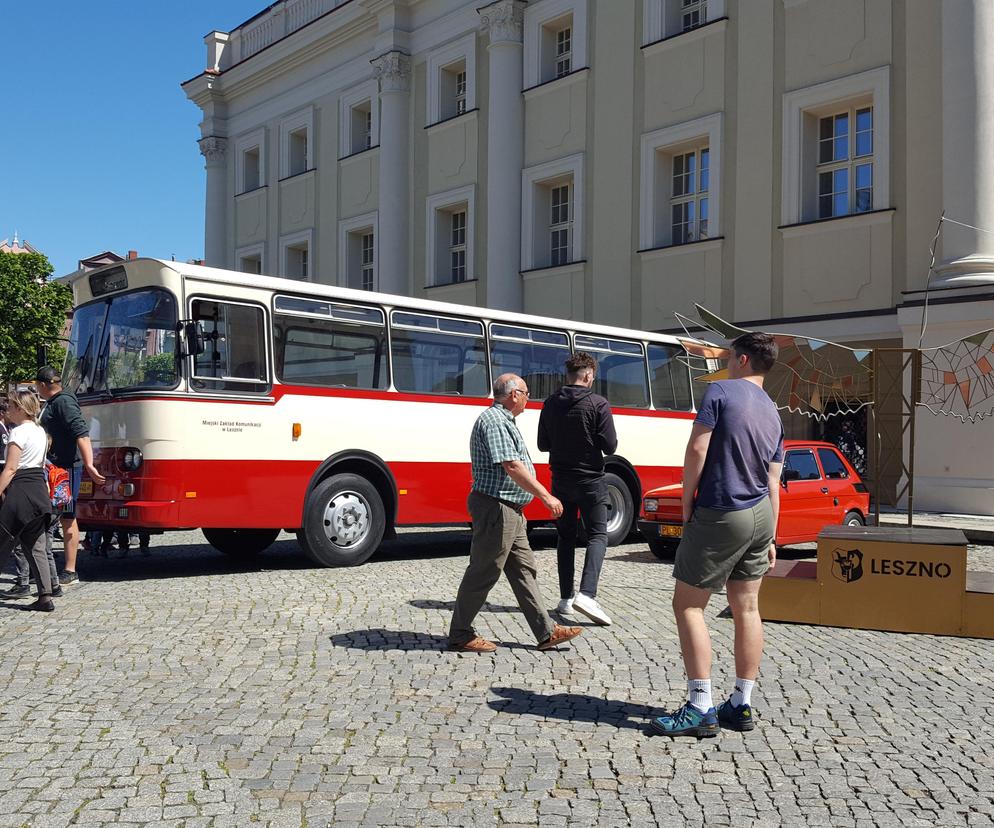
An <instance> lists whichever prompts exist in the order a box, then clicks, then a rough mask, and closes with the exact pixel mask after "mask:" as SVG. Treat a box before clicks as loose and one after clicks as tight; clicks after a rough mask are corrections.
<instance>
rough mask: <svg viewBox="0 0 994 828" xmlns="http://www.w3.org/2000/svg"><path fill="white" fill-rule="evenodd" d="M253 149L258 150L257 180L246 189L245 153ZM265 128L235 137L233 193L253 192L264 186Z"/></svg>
mask: <svg viewBox="0 0 994 828" xmlns="http://www.w3.org/2000/svg"><path fill="white" fill-rule="evenodd" d="M253 149H258V151H259V160H258V167H259V181H258V183H257V184H256V186H254V187H251V188H249V189H246V182H245V179H246V176H245V155H246V154H247V153H249V152H251V151H252V150H253ZM266 161H267V159H266V129H265V127H260V128H259V129H256V130H253V131H252V132H248V133H246V134H244V135H241V136H239V137H238V138H236V139H235V195H244V194H245V193H254V192H255V191H256V190H261V189H262V188H263V187H265V186H266Z"/></svg>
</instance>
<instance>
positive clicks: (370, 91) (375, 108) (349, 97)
mask: <svg viewBox="0 0 994 828" xmlns="http://www.w3.org/2000/svg"><path fill="white" fill-rule="evenodd" d="M378 101H379V92H378V90H377V82H376V81H375V80H372V81H367V82H366V83H363V84H361V85H359V86H357V87H356V88H355V89H352V90H349V91H348V92H346V93H344V94H343V95H342V97H341V98H339V119H340V124H339V126H340V129H339V137H338V140H339V147H340V148H339V155H340V156H341V157H342V158H345V157H348V156H349V155H355V154H356V153H357V152H363V151H365V150H368V149H371V148H372V147H375V146H377V145H378V144H379V120H380V119H379V105H378Z"/></svg>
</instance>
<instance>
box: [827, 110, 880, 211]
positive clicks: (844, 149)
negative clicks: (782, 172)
mask: <svg viewBox="0 0 994 828" xmlns="http://www.w3.org/2000/svg"><path fill="white" fill-rule="evenodd" d="M817 175H818V218H832V217H833V216H848V215H849V214H850V213H866V212H868V211H869V210H872V209H873V107H872V106H864V107H861V108H854V109H848V110H845V111H844V112H838V113H836V114H834V115H827V116H825V117H822V118H819V119H818V170H817Z"/></svg>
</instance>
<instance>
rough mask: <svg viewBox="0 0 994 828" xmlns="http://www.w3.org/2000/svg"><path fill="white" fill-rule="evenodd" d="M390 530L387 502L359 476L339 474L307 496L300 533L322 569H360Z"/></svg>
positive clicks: (299, 535) (298, 534)
mask: <svg viewBox="0 0 994 828" xmlns="http://www.w3.org/2000/svg"><path fill="white" fill-rule="evenodd" d="M385 528H386V514H385V512H384V509H383V499H382V498H381V497H380V493H379V492H378V491H377V490H376V487H375V486H374V485H373V484H372V483H370V482H369V481H368V480H366V478H364V477H360V476H359V475H357V474H336V475H334V476H333V477H329V478H326V479H325V480H322V481H321V482H320V483H318V484H317V485H316V486H315V487H314V488H313V489H312V490H311V493H310V494H309V495H308V496H307V503H306V505H305V507H304V525H303V527H302V528H301V530H300V531H299V532H298V533H297V539H298V540H299V541H300V545H301V546H302V547H303V549H304V551H305V552H306V553H307V555H308V557H309V558H310V559H311V560H313V561H314V562H315V563H318V564H321V565H322V566H358V565H359V564H361V563H363V562H365V561H366V560H367V559H368V558H369V556H370V555H372V554H373V553H374V552H375V551H376V549H377V547H379V545H380V541H381V540H383V532H384V530H385Z"/></svg>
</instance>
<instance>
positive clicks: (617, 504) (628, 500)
mask: <svg viewBox="0 0 994 828" xmlns="http://www.w3.org/2000/svg"><path fill="white" fill-rule="evenodd" d="M604 483H605V485H606V486H607V545H608V546H620V545H621V544H623V543H624V542H625V539H626V538H627V537H628V535H629V534H630V533H631V531H632V527H633V526H634V523H635V505H634V502H633V501H632V493H631V491H629V489H628V486H627V484H626V483H625V481H624V480H622V479H621V478H620V477H618V475H616V474H612V473H611V472H608V473H607V474H605V475H604Z"/></svg>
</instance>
